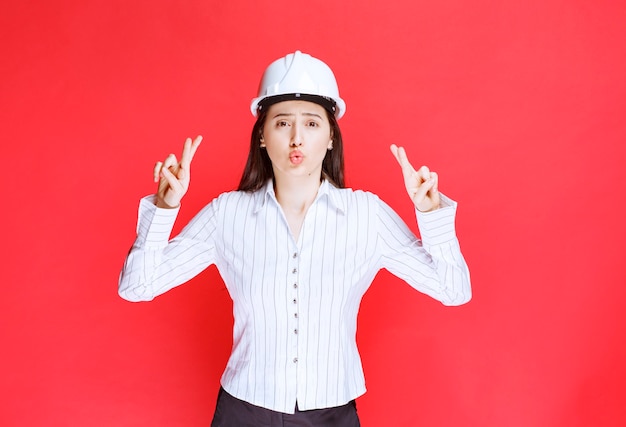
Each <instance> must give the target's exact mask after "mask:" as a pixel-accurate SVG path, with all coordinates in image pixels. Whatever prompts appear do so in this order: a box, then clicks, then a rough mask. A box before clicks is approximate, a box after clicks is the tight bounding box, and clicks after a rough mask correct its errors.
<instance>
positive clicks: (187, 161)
mask: <svg viewBox="0 0 626 427" xmlns="http://www.w3.org/2000/svg"><path fill="white" fill-rule="evenodd" d="M200 142H202V136H200V135H198V136H196V138H195V139H194V140H193V141H192V140H191V138H187V140H185V144H184V145H183V154H182V156H181V158H180V162H179V161H178V160H177V159H176V156H175V155H174V154H170V155H169V156H167V157H166V158H165V160H164V161H163V162H157V163H156V165H155V166H154V182H158V183H159V187H158V190H157V201H156V205H157V207H160V208H175V207H178V205H180V201H181V199H182V198H183V196H184V195H185V193H187V190H188V189H189V181H190V168H191V160H192V159H193V156H194V154H196V150H197V149H198V146H199V145H200Z"/></svg>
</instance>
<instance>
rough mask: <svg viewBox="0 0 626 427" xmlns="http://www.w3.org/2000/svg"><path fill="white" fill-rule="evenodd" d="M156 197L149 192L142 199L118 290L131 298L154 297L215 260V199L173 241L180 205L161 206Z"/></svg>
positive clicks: (136, 299) (137, 299)
mask: <svg viewBox="0 0 626 427" xmlns="http://www.w3.org/2000/svg"><path fill="white" fill-rule="evenodd" d="M154 199H155V196H154V195H153V196H147V197H144V198H143V199H141V201H140V203H139V215H138V220H137V238H136V239H135V242H134V244H133V246H132V247H131V249H130V252H129V253H128V255H127V257H126V261H125V262H124V266H123V268H122V271H121V273H120V278H119V284H118V293H119V295H120V296H121V297H122V298H124V299H125V300H128V301H150V300H152V299H154V298H155V297H156V296H158V295H161V294H163V293H165V292H167V291H168V290H170V289H172V288H174V287H176V286H178V285H181V284H183V283H185V282H187V281H188V280H190V279H191V278H192V277H194V276H196V275H197V274H198V273H200V272H201V271H202V270H204V269H205V268H206V267H208V266H209V265H211V264H212V263H214V262H215V244H214V239H213V237H214V234H215V230H216V226H215V221H216V215H215V206H214V202H212V203H210V204H208V205H207V206H206V207H205V208H204V209H202V210H201V211H200V212H199V213H198V214H197V215H196V216H195V217H194V218H193V219H192V220H191V221H190V222H189V224H188V225H187V226H186V227H185V228H184V229H183V230H182V231H181V233H180V234H179V235H178V236H176V237H175V238H174V239H172V240H171V241H170V240H169V238H170V234H171V232H172V228H173V226H174V222H175V221H176V217H177V215H178V208H176V209H160V208H157V207H156V205H155V203H154Z"/></svg>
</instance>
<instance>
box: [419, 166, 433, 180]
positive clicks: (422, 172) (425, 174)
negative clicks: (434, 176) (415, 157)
mask: <svg viewBox="0 0 626 427" xmlns="http://www.w3.org/2000/svg"><path fill="white" fill-rule="evenodd" d="M417 175H418V176H419V177H420V178H421V179H422V181H428V180H429V179H430V169H428V166H422V167H421V168H419V169H418V171H417Z"/></svg>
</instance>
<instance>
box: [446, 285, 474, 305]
mask: <svg viewBox="0 0 626 427" xmlns="http://www.w3.org/2000/svg"><path fill="white" fill-rule="evenodd" d="M471 299H472V291H471V289H467V290H466V291H465V292H462V293H459V294H457V295H454V296H453V297H451V298H444V299H441V303H442V304H443V305H445V306H446V307H458V306H460V305H463V304H467V303H468V302H470V301H471Z"/></svg>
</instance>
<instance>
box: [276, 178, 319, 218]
mask: <svg viewBox="0 0 626 427" xmlns="http://www.w3.org/2000/svg"><path fill="white" fill-rule="evenodd" d="M320 184H321V181H320V179H319V178H311V177H302V178H295V179H294V178H293V177H290V178H288V179H280V177H277V176H275V177H274V192H275V193H276V200H278V203H279V204H280V205H281V206H282V208H283V209H284V210H288V211H291V212H297V213H304V212H306V210H307V209H308V208H309V206H311V204H312V203H313V200H315V197H316V196H317V191H318V190H319V188H320Z"/></svg>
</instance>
